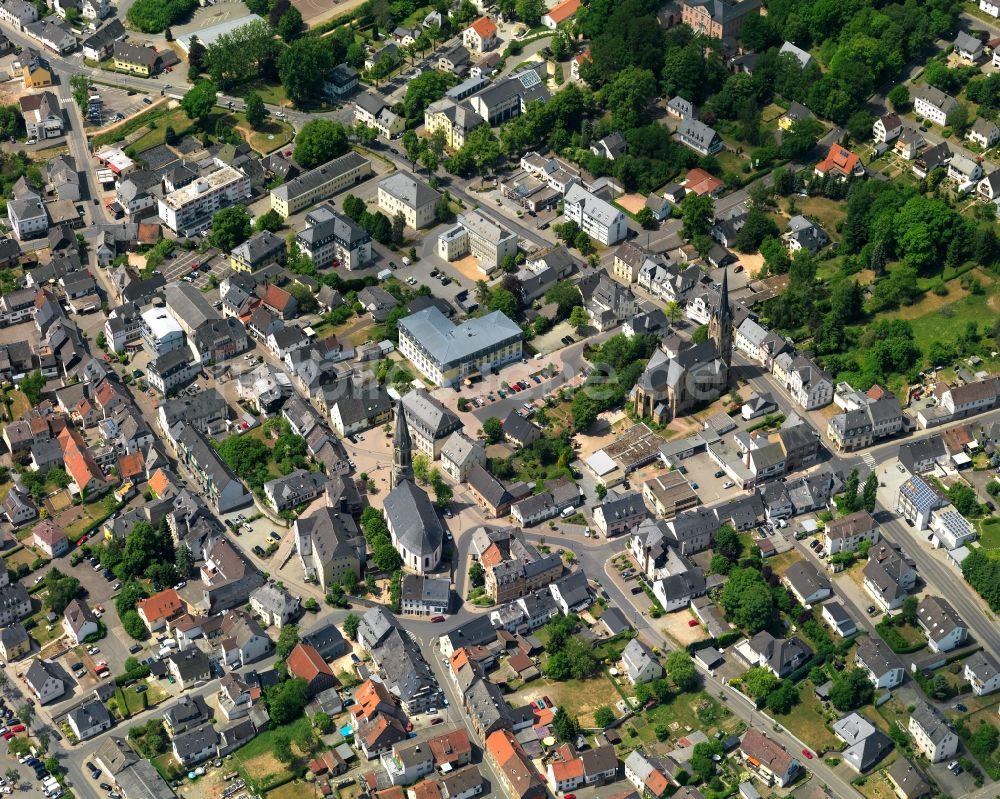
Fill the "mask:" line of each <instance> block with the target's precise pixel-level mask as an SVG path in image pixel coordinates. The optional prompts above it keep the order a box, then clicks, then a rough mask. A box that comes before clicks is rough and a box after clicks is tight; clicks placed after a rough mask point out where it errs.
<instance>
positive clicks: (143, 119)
mask: <svg viewBox="0 0 1000 799" xmlns="http://www.w3.org/2000/svg"><path fill="white" fill-rule="evenodd" d="M172 113H173V112H172V111H171V110H170V109H168V108H167V107H166V105H165V104H164V105H160V106H157V107H156V108H151V109H150V110H148V111H145V112H143V113H141V114H137V115H136V116H134V117H132V118H131V119H129V120H127V121H126V122H124V123H122V124H121V125H119V126H118V127H116V128H115V129H114V130H110V131H108V132H107V133H99V134H97V135H96V136H94V137H93V138H92V139H91V140H90V143H91V144H92V145H93V146H94V147H104V146H106V145H109V144H114V143H115V142H118V141H122V140H123V139H124V138H125V137H126V136H128V135H129V134H130V133H134V132H135V131H137V130H139V128H142V127H144V126H147V125H149V124H150V123H151V122H152V123H155V124H157V125H159V124H160V123H159V120H160V118H161V117H164V116H165V115H167V114H172ZM181 113H183V112H181Z"/></svg>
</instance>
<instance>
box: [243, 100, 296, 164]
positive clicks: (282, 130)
mask: <svg viewBox="0 0 1000 799" xmlns="http://www.w3.org/2000/svg"><path fill="white" fill-rule="evenodd" d="M235 116H236V119H237V124H238V125H239V126H240V127H241V128H246V129H247V130H250V125H249V123H248V122H247V118H246V115H245V114H244V113H243V112H242V111H241V112H239V113H238V114H236V115H235ZM294 138H295V128H293V127H292V126H291V125H290V124H289V123H288V122H282V121H281V120H280V119H275V118H274V117H268V118H267V119H265V120H264V124H263V125H262V126H261V129H260V130H255V131H252V132H251V133H250V137H249V139H248V143H249V144H250V146H251V147H253V149H255V150H256V151H257V152H258V153H260V154H261V155H267V154H268V153H270V152H273V151H274V150H277V149H278V148H279V147H284V146H285V145H286V144H288V143H289V142H290V141H291V140H292V139H294Z"/></svg>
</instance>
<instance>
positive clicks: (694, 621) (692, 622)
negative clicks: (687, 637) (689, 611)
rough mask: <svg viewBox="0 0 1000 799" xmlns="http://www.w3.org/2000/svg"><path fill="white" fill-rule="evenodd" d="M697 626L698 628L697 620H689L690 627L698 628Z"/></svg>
mask: <svg viewBox="0 0 1000 799" xmlns="http://www.w3.org/2000/svg"><path fill="white" fill-rule="evenodd" d="M697 626H698V620H697V619H688V627H697Z"/></svg>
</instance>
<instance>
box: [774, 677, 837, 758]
mask: <svg viewBox="0 0 1000 799" xmlns="http://www.w3.org/2000/svg"><path fill="white" fill-rule="evenodd" d="M775 720H777V721H778V723H779V724H781V725H783V726H785V727H787V728H788V729H789V730H791V731H792V732H793V733H795V735H797V736H798V737H799V738H801V739H802V740H803V741H805V742H806V743H807V744H808V745H809V746H811V747H812V748H813V749H814V750H816V752H817V754H818V753H821V752H830V751H837V750H839V748H840V742H839V741H838V740H837V736H835V735H834V734H833V733H832V732H830V730H829V729H827V726H826V721H827V720H826V716H825V715H824V712H823V705H822V703H821V702H820V701H819V699H817V698H816V694H815V693H814V692H813V689H812V685H811V684H810V683H802V684H800V685H799V703H798V704H797V705H796V706H795V707H793V708H792V710H791V712H790V713H788V714H787V715H785V716H775Z"/></svg>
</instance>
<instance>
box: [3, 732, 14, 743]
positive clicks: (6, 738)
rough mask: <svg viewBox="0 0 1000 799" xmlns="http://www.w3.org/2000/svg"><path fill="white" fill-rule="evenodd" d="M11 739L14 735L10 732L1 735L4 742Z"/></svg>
mask: <svg viewBox="0 0 1000 799" xmlns="http://www.w3.org/2000/svg"><path fill="white" fill-rule="evenodd" d="M13 737H14V733H12V732H5V733H4V734H3V739H4V740H5V741H9V740H10V739H11V738H13Z"/></svg>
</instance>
